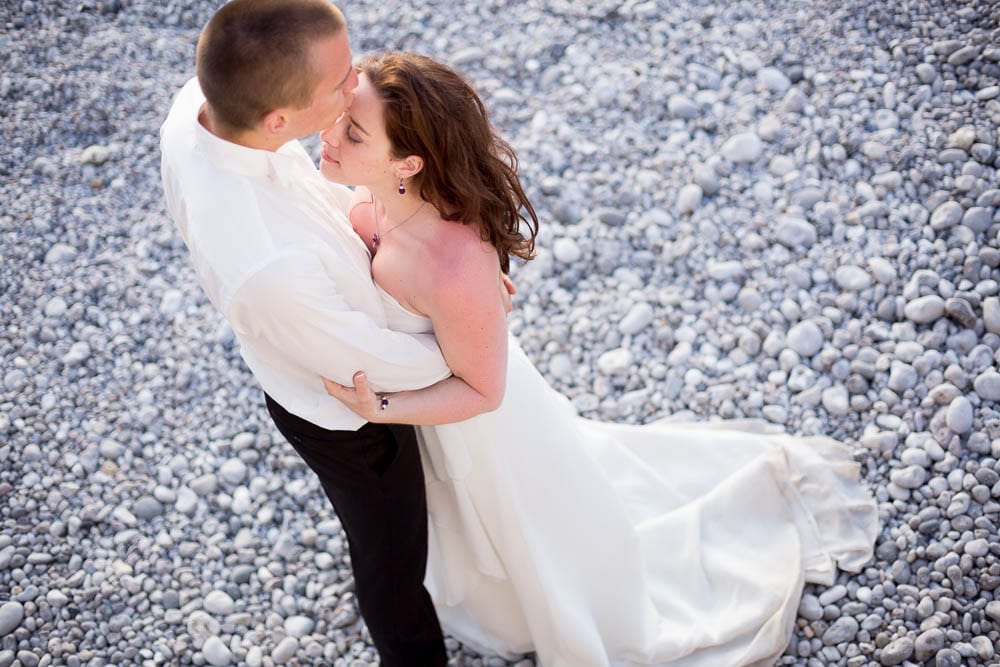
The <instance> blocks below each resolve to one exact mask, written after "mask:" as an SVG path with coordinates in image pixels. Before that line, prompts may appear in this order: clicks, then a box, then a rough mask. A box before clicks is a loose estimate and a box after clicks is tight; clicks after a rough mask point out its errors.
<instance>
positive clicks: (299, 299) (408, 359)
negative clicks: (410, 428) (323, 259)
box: [230, 255, 451, 391]
mask: <svg viewBox="0 0 1000 667" xmlns="http://www.w3.org/2000/svg"><path fill="white" fill-rule="evenodd" d="M230 317H231V321H232V324H233V327H234V329H236V330H237V331H238V333H240V335H241V336H243V337H244V338H245V339H247V340H249V341H252V342H253V343H254V344H255V345H259V346H261V347H267V348H270V349H271V350H273V351H274V352H275V354H277V355H280V356H282V357H284V358H286V359H288V360H290V361H291V362H293V363H294V364H295V365H297V366H299V367H301V368H303V369H305V370H307V371H308V372H311V373H315V374H316V384H317V387H318V388H319V387H322V381H321V379H320V377H321V376H323V377H328V378H331V379H334V380H337V381H339V382H342V383H343V384H350V383H351V377H352V375H353V374H354V371H355V370H357V369H358V368H365V369H366V370H367V372H368V377H369V380H370V382H371V384H372V386H373V387H375V388H377V390H378V391H402V390H406V389H417V388H420V387H426V386H429V385H432V384H434V383H435V382H437V381H439V380H441V379H443V378H446V377H448V376H449V375H451V370H450V369H449V368H448V366H447V364H446V363H445V361H444V357H443V356H442V355H441V351H440V349H439V348H438V346H437V341H436V340H435V339H434V336H433V335H431V334H406V333H401V332H398V331H392V330H389V329H386V328H384V327H382V326H380V325H379V324H378V323H376V322H375V321H374V320H372V318H371V317H370V316H369V315H367V314H365V313H363V312H360V311H357V310H354V309H352V308H351V307H350V305H349V304H348V303H347V301H346V300H345V299H344V297H343V295H342V294H341V293H340V292H339V291H338V286H337V285H335V284H334V283H333V280H332V279H331V278H330V276H329V275H327V273H326V272H325V271H324V270H323V267H322V265H321V264H320V263H319V261H318V260H315V259H313V258H310V257H308V256H305V255H303V256H301V257H299V256H296V257H294V258H286V259H284V260H282V261H279V262H275V263H273V264H271V265H269V266H268V267H266V268H264V269H263V270H261V271H258V272H256V273H255V274H254V275H253V276H252V277H251V278H250V279H249V280H248V281H247V282H246V283H245V284H244V285H243V286H242V287H241V288H240V290H239V292H238V293H237V294H236V296H235V298H234V299H233V303H232V307H231V308H230Z"/></svg>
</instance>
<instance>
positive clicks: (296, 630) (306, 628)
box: [284, 616, 316, 639]
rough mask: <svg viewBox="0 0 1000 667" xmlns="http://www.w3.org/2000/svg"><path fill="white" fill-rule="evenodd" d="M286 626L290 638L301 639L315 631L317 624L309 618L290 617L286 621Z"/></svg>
mask: <svg viewBox="0 0 1000 667" xmlns="http://www.w3.org/2000/svg"><path fill="white" fill-rule="evenodd" d="M284 626H285V632H287V633H288V636H289V637H295V638H297V639H301V638H302V637H305V636H306V635H308V634H309V633H310V632H312V631H313V628H315V627H316V622H315V621H313V620H312V619H311V618H309V617H308V616H289V617H288V618H286V619H285V623H284Z"/></svg>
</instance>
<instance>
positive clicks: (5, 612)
mask: <svg viewBox="0 0 1000 667" xmlns="http://www.w3.org/2000/svg"><path fill="white" fill-rule="evenodd" d="M23 620H24V607H23V606H22V605H21V603H20V602H15V601H10V602H5V603H4V604H3V605H2V606H0V637H6V636H7V635H9V634H10V633H11V632H13V631H14V629H15V628H17V626H19V625H21V621H23Z"/></svg>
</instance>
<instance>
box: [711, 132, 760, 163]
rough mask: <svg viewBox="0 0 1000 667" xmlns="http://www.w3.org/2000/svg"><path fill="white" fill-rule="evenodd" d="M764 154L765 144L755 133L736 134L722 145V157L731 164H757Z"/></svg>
mask: <svg viewBox="0 0 1000 667" xmlns="http://www.w3.org/2000/svg"><path fill="white" fill-rule="evenodd" d="M763 152H764V142H763V141H761V140H760V137H758V136H757V134H756V133H755V132H743V133H741V134H735V135H733V136H732V137H730V138H729V139H727V140H726V142H725V143H724V144H722V148H721V153H722V157H724V158H725V159H727V160H729V161H730V162H737V163H747V162H755V161H756V160H757V158H759V157H760V156H761V153H763Z"/></svg>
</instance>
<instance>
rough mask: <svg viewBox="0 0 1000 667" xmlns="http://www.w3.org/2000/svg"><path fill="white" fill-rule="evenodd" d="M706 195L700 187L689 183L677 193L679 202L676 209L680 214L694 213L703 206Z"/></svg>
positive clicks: (675, 206)
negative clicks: (702, 202) (702, 201)
mask: <svg viewBox="0 0 1000 667" xmlns="http://www.w3.org/2000/svg"><path fill="white" fill-rule="evenodd" d="M704 194H705V193H704V192H703V191H702V189H701V186H700V185H697V184H695V183H688V184H687V185H685V186H684V187H683V188H681V189H680V192H678V193H677V202H676V204H675V205H674V208H675V209H676V210H677V212H678V213H693V212H694V211H695V210H696V209H697V208H698V207H699V206H701V200H702V197H703V196H704Z"/></svg>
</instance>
